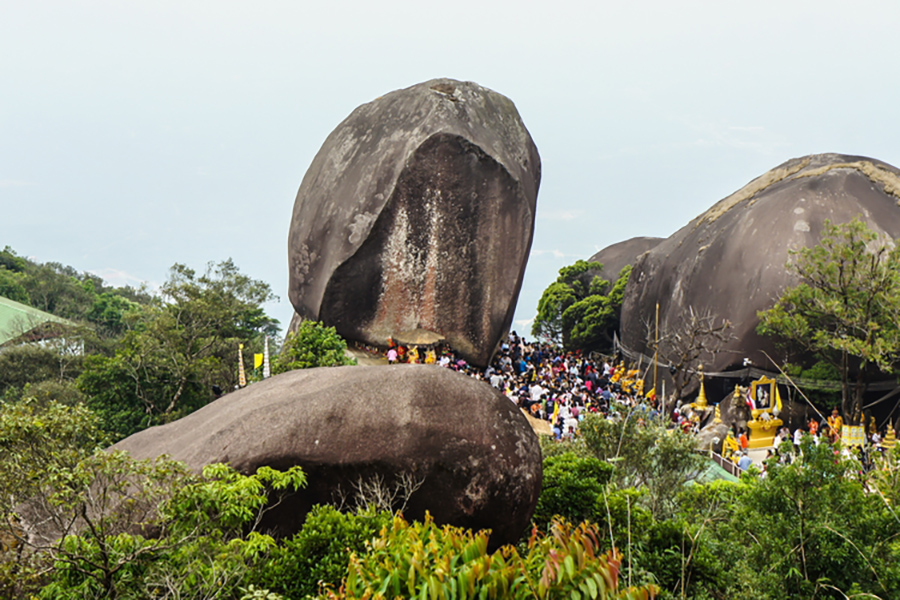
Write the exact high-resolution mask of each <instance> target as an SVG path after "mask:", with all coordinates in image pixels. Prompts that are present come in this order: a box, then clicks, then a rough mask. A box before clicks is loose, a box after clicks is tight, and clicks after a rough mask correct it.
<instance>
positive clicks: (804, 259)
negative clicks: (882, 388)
mask: <svg viewBox="0 0 900 600" xmlns="http://www.w3.org/2000/svg"><path fill="white" fill-rule="evenodd" d="M787 268H788V269H789V270H790V271H792V272H793V273H795V274H796V275H797V276H798V277H799V278H800V283H799V284H798V285H796V286H793V287H791V288H788V289H787V290H785V291H784V293H783V294H782V296H781V297H780V298H779V299H778V301H777V302H776V303H775V306H773V307H772V308H771V309H769V310H767V311H762V312H760V313H759V319H760V325H759V331H760V332H761V333H764V334H768V335H774V336H778V337H780V338H782V339H783V340H785V341H786V342H787V343H788V344H789V345H790V346H793V347H797V348H799V349H800V350H802V351H805V352H808V353H810V354H811V355H813V356H814V357H817V358H821V359H824V360H827V361H829V362H831V363H832V364H833V365H834V366H835V367H836V368H837V369H838V370H839V371H840V373H841V379H842V382H843V393H842V402H843V412H844V414H845V415H847V416H848V417H850V418H851V419H853V420H854V421H858V419H859V417H860V413H861V408H862V399H863V394H864V393H865V389H866V383H867V382H868V380H869V378H870V376H871V375H872V373H873V371H875V370H880V371H882V372H890V371H891V370H892V368H893V367H894V365H895V364H896V362H897V358H898V356H900V248H897V247H896V246H895V245H894V243H893V241H892V240H889V239H879V237H878V236H877V235H876V234H875V232H873V231H872V230H871V229H869V228H868V227H867V226H866V225H865V224H864V223H862V222H861V221H859V219H854V220H852V221H850V222H848V223H845V224H843V225H834V224H832V223H831V222H826V225H825V229H824V231H823V233H822V239H821V241H820V242H819V244H817V245H816V246H813V247H811V248H803V249H801V250H798V251H796V252H793V253H792V254H791V260H790V261H789V262H788V264H787Z"/></svg>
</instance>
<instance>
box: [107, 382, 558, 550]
mask: <svg viewBox="0 0 900 600" xmlns="http://www.w3.org/2000/svg"><path fill="white" fill-rule="evenodd" d="M113 448H116V449H122V450H127V451H129V452H130V453H131V454H132V455H133V456H135V457H137V458H151V457H156V456H159V455H160V454H164V453H165V454H169V455H170V456H171V457H172V458H174V459H176V460H182V461H184V462H186V463H187V464H188V465H189V466H190V467H191V468H193V469H195V470H200V469H201V468H202V467H203V466H204V465H207V464H210V463H215V462H225V463H229V464H231V466H233V467H234V468H236V469H237V470H238V471H240V472H242V473H253V472H255V471H256V469H257V468H259V467H261V466H264V465H268V466H271V467H274V468H281V469H286V468H289V467H291V466H293V465H300V466H301V467H303V469H304V471H305V472H306V474H307V477H308V482H309V483H308V486H307V487H306V488H305V489H303V490H301V491H300V492H298V493H297V494H295V495H293V496H291V497H290V498H289V499H288V500H286V501H285V502H284V503H283V504H282V505H280V506H279V507H277V508H276V509H275V510H273V511H272V512H271V513H269V514H267V516H266V519H267V520H266V521H265V522H264V523H263V527H264V528H273V529H274V530H275V531H276V532H278V533H280V534H283V535H286V534H290V533H293V532H295V531H297V530H298V529H299V528H300V526H301V525H302V523H303V518H304V515H305V514H306V512H307V511H308V510H309V509H310V508H311V507H312V506H313V505H314V504H316V503H330V502H333V501H334V500H336V499H337V496H336V491H337V490H338V488H341V489H342V490H344V491H345V492H352V487H353V484H354V483H356V482H357V481H358V480H359V478H360V477H362V478H364V479H365V480H367V481H372V478H374V477H378V476H381V477H383V478H384V480H385V482H386V483H387V484H389V485H392V484H393V483H394V482H396V480H397V477H398V476H400V475H401V474H404V473H406V474H409V475H412V476H413V477H414V478H415V479H416V480H419V481H422V482H423V483H422V486H421V488H419V490H418V491H416V492H415V493H413V494H412V496H411V497H410V499H409V504H408V505H407V508H406V510H405V515H406V516H407V517H409V518H421V517H423V516H424V513H425V511H426V510H428V511H430V512H431V514H432V515H433V516H434V518H435V520H436V521H437V522H439V523H451V524H453V525H458V526H463V527H471V528H477V529H492V530H493V534H492V536H491V544H492V545H493V546H496V545H499V544H504V543H511V542H514V541H516V540H517V539H518V537H519V535H520V534H521V533H522V532H523V530H524V529H525V528H526V527H527V525H528V523H529V520H530V519H531V515H532V513H533V511H534V507H535V504H536V503H537V498H538V495H539V494H540V490H541V451H540V447H539V444H538V440H537V437H536V436H535V434H534V433H533V432H532V430H531V427H530V426H529V425H528V422H527V421H526V419H525V417H524V416H523V415H522V414H521V412H520V411H519V409H518V408H516V407H515V405H514V404H513V403H512V402H510V401H509V400H508V399H507V398H506V397H505V396H503V395H502V394H500V393H499V392H497V391H496V390H494V389H493V388H492V387H491V386H489V385H487V384H486V383H483V382H479V381H476V380H475V379H472V378H470V377H467V376H465V375H461V374H458V373H456V372H453V371H450V370H448V369H443V368H441V367H436V366H428V365H395V366H387V367H328V368H319V369H305V370H298V371H291V372H288V373H284V374H282V375H277V376H275V377H271V378H269V379H267V380H265V381H262V382H260V383H255V384H253V385H251V386H250V387H247V388H244V389H242V390H239V391H236V392H233V393H231V394H228V395H226V396H224V397H222V398H220V399H218V400H216V401H215V402H213V403H211V404H209V405H207V406H205V407H204V408H201V409H200V410H198V411H197V412H195V413H192V414H190V415H188V416H186V417H184V418H182V419H179V420H178V421H175V422H173V423H169V424H167V425H162V426H159V427H152V428H150V429H147V430H145V431H142V432H139V433H136V434H134V435H132V436H131V437H128V438H126V439H124V440H122V441H121V442H119V443H118V444H116V445H115V446H113Z"/></svg>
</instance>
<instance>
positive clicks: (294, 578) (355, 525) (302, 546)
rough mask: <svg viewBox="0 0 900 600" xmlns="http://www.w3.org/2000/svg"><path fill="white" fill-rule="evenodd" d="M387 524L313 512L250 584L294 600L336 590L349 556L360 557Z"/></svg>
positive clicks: (378, 515)
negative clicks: (326, 588)
mask: <svg viewBox="0 0 900 600" xmlns="http://www.w3.org/2000/svg"><path fill="white" fill-rule="evenodd" d="M391 518H392V517H391V514H390V513H387V512H374V511H360V512H357V513H351V514H345V513H342V512H340V511H338V510H336V509H334V508H332V507H330V506H316V507H314V508H313V509H312V511H310V512H309V514H307V515H306V521H305V522H304V523H303V528H302V529H301V530H300V531H299V532H298V533H297V534H296V535H294V536H293V537H292V538H290V539H287V540H284V541H282V543H281V544H279V545H278V546H277V547H276V548H273V550H272V551H271V552H270V553H269V555H268V557H267V559H266V561H265V568H264V569H259V570H257V571H256V574H255V575H254V583H255V584H256V585H258V586H260V587H262V588H265V589H268V590H271V591H273V592H276V593H279V594H282V595H284V596H285V597H287V598H297V599H298V600H299V599H300V598H306V597H308V596H314V595H315V594H316V593H317V592H319V591H320V587H321V586H322V585H327V586H330V587H333V588H337V587H338V586H339V585H340V583H341V581H342V580H343V578H344V577H345V576H346V575H347V567H348V565H349V564H350V555H351V554H353V553H356V554H362V553H363V552H364V551H365V547H366V543H367V542H370V541H371V540H372V539H374V538H375V537H377V536H378V533H379V531H381V530H382V528H384V527H387V526H388V525H390V523H391Z"/></svg>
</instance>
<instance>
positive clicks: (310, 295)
mask: <svg viewBox="0 0 900 600" xmlns="http://www.w3.org/2000/svg"><path fill="white" fill-rule="evenodd" d="M540 177H541V163H540V156H539V155H538V152H537V148H536V147H535V145H534V142H533V141H532V139H531V136H530V135H529V133H528V130H527V129H525V126H524V124H523V123H522V120H521V118H520V117H519V113H518V112H517V111H516V108H515V105H513V103H512V102H511V101H510V100H509V99H508V98H506V97H504V96H501V95H500V94H497V93H496V92H493V91H491V90H488V89H486V88H483V87H481V86H479V85H477V84H475V83H471V82H459V81H454V80H451V79H436V80H432V81H428V82H425V83H421V84H418V85H415V86H413V87H410V88H407V89H404V90H398V91H395V92H391V93H390V94H387V95H385V96H382V97H380V98H378V99H376V100H374V101H372V102H370V103H369V104H364V105H362V106H360V107H359V108H357V109H356V110H354V111H353V113H351V114H350V116H349V117H347V119H346V120H344V122H343V123H341V124H340V125H338V127H337V128H336V129H335V130H334V131H333V132H332V133H331V135H329V136H328V139H326V140H325V143H324V144H323V145H322V148H321V149H320V150H319V153H318V154H317V155H316V157H315V159H314V160H313V162H312V164H311V165H310V167H309V170H308V171H307V172H306V175H305V176H304V178H303V182H302V184H301V185H300V191H299V192H298V193H297V199H296V202H295V204H294V214H293V219H292V221H291V229H290V237H289V242H288V258H289V261H290V288H289V295H290V299H291V302H292V304H293V305H294V308H295V309H296V311H297V313H298V314H299V315H300V316H301V317H302V318H307V319H317V320H321V321H324V322H325V323H326V324H328V325H332V326H334V327H335V328H336V329H337V331H338V332H339V333H340V334H341V335H342V336H344V337H345V338H348V339H351V340H359V341H364V342H367V343H372V344H385V343H386V341H387V338H388V337H389V336H390V335H391V334H393V333H396V332H398V331H403V330H411V329H420V328H421V329H428V330H431V331H434V332H437V333H440V334H442V335H443V336H444V337H445V338H446V339H447V340H448V341H449V342H450V343H451V344H452V345H453V347H454V348H455V349H456V350H457V351H458V352H460V353H461V354H462V355H463V356H464V357H465V358H466V359H467V360H469V361H470V362H472V363H474V364H477V365H485V364H487V362H488V361H489V360H490V357H491V355H492V354H493V352H494V350H495V349H496V346H497V344H498V343H499V341H500V339H501V337H502V336H503V334H504V333H505V332H506V331H507V330H508V329H509V326H510V324H511V323H512V318H513V313H514V311H515V305H516V300H517V299H518V295H519V290H520V288H521V285H522V277H523V275H524V272H525V264H526V262H527V258H528V253H529V251H530V249H531V240H532V234H533V230H534V215H535V207H536V200H537V193H538V186H539V184H540Z"/></svg>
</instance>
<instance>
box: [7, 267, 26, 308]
mask: <svg viewBox="0 0 900 600" xmlns="http://www.w3.org/2000/svg"><path fill="white" fill-rule="evenodd" d="M23 279H24V276H23V275H22V273H17V272H15V271H10V270H8V269H7V268H6V267H2V266H0V296H3V297H4V298H9V299H10V300H15V301H16V302H21V303H22V304H28V303H29V298H28V292H27V291H25V286H24V285H22V280H23Z"/></svg>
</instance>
